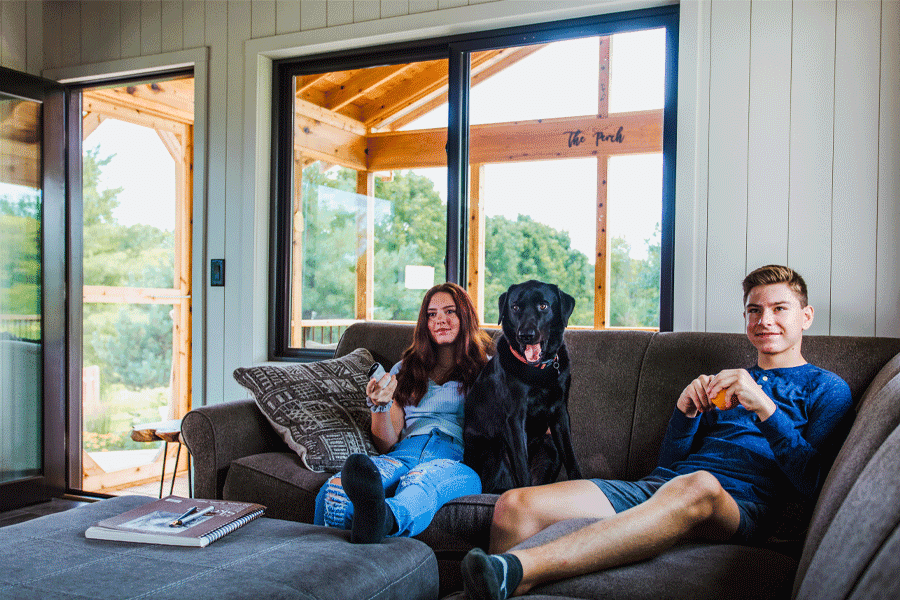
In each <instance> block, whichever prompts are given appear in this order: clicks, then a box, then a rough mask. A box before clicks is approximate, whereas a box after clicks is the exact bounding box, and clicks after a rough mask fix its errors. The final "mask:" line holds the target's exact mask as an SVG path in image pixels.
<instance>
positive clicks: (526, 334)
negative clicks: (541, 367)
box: [518, 329, 537, 344]
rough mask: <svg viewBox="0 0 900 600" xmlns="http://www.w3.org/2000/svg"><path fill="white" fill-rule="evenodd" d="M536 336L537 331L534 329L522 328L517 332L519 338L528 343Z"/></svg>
mask: <svg viewBox="0 0 900 600" xmlns="http://www.w3.org/2000/svg"><path fill="white" fill-rule="evenodd" d="M536 336H537V331H535V330H534V329H524V330H522V331H520V332H519V334H518V337H519V340H520V341H522V342H523V343H525V344H530V343H531V342H532V341H533V340H534V338H535V337H536Z"/></svg>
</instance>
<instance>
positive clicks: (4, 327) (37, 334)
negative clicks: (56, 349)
mask: <svg viewBox="0 0 900 600" xmlns="http://www.w3.org/2000/svg"><path fill="white" fill-rule="evenodd" d="M0 333H8V334H10V335H12V336H15V337H17V338H19V339H22V340H34V341H37V340H40V339H41V315H0Z"/></svg>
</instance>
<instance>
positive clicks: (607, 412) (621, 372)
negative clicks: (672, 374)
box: [566, 329, 653, 479]
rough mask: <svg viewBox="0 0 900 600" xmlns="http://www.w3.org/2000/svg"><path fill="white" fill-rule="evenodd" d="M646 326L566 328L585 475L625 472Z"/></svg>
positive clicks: (573, 418) (573, 419)
mask: <svg viewBox="0 0 900 600" xmlns="http://www.w3.org/2000/svg"><path fill="white" fill-rule="evenodd" d="M652 338H653V333H651V332H646V331H586V330H573V329H570V330H568V331H566V347H567V348H568V350H569V358H570V362H571V372H572V385H571V387H570V390H569V417H570V418H569V421H570V423H571V428H572V446H573V448H574V450H575V456H576V457H577V458H578V465H579V467H581V472H582V475H583V476H584V477H589V478H595V477H599V478H603V479H622V478H623V477H625V475H626V473H627V464H628V453H627V452H623V449H625V448H628V447H629V445H630V443H631V429H632V422H633V419H634V410H635V398H637V388H638V380H639V378H640V373H641V365H642V364H643V361H644V355H645V354H646V352H647V346H648V344H649V343H650V340H651V339H652Z"/></svg>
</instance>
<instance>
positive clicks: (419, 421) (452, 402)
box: [391, 361, 465, 446]
mask: <svg viewBox="0 0 900 600" xmlns="http://www.w3.org/2000/svg"><path fill="white" fill-rule="evenodd" d="M402 362H403V361H400V362H398V363H397V364H396V365H394V367H393V368H392V369H391V375H396V374H397V373H398V372H399V371H400V365H401V364H402ZM464 408H465V396H464V395H463V393H462V384H461V383H460V382H459V381H448V382H447V383H445V384H444V385H438V384H436V383H435V382H433V381H431V380H430V379H429V380H428V389H427V390H426V392H425V395H424V396H423V397H422V400H420V401H419V405H418V406H405V407H404V408H403V411H404V413H405V423H404V426H403V431H401V432H400V439H403V438H406V437H412V436H414V435H426V434H428V433H431V432H432V431H434V430H435V429H437V430H438V431H442V432H443V433H446V434H447V435H449V436H450V437H452V438H453V439H454V440H456V441H457V442H458V443H459V444H460V446H461V445H462V443H463V427H462V426H463V418H464V412H463V411H464Z"/></svg>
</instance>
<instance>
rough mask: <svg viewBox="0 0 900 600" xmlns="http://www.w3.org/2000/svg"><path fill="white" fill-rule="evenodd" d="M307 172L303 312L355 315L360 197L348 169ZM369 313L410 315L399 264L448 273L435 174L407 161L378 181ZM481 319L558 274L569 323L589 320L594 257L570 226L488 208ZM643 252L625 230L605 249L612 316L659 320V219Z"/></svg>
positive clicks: (414, 295) (414, 308) (411, 300)
mask: <svg viewBox="0 0 900 600" xmlns="http://www.w3.org/2000/svg"><path fill="white" fill-rule="evenodd" d="M303 178H304V237H303V249H304V255H303V257H304V258H303V260H304V265H303V283H304V287H303V307H304V310H303V314H304V318H316V319H326V318H343V319H348V318H353V316H354V297H355V293H356V274H355V273H356V262H357V256H358V250H357V247H358V237H359V236H358V234H357V228H358V227H362V226H363V225H362V223H360V225H359V226H358V225H357V215H364V214H365V198H362V197H360V196H358V195H357V194H356V174H355V172H354V171H352V170H350V169H344V168H339V169H331V170H328V171H326V172H322V171H320V170H319V169H317V168H307V169H304V171H303ZM375 197H376V201H375V202H376V208H375V212H376V216H375V275H374V277H375V318H376V319H384V320H415V318H416V316H417V312H418V307H419V303H420V302H421V297H422V291H421V290H408V289H406V287H405V285H404V277H405V273H404V269H405V267H406V265H423V266H431V267H434V268H435V280H436V282H439V281H443V280H444V277H445V272H446V271H445V266H444V255H445V253H446V229H447V209H446V205H445V204H443V203H442V202H441V200H440V197H439V195H438V193H437V191H436V190H435V189H434V184H433V183H432V182H431V180H429V179H428V178H426V177H423V176H421V175H417V174H416V173H414V172H412V171H406V172H397V173H394V177H393V179H392V180H391V181H380V180H377V181H376V186H375ZM485 240H486V243H485V245H486V248H485V298H486V299H487V301H486V303H485V322H486V323H496V322H497V319H498V317H499V314H498V312H499V311H498V307H497V299H498V298H499V296H500V294H502V293H503V292H504V291H506V289H507V288H508V287H509V286H510V285H512V284H514V283H519V282H522V281H525V280H528V279H539V280H542V281H547V282H552V283H556V284H557V285H558V286H559V287H560V288H561V289H562V290H563V291H565V292H567V293H569V294H571V295H572V296H573V297H574V298H575V312H574V313H573V315H572V318H571V319H570V321H569V323H570V324H571V325H586V326H591V325H593V321H594V295H593V294H594V289H593V288H594V266H593V265H592V264H591V263H590V262H589V260H588V257H587V256H585V255H584V254H583V253H581V252H580V251H578V250H575V249H574V248H572V244H571V239H570V238H569V234H568V233H566V232H564V231H557V230H555V229H553V228H551V227H549V226H548V225H544V224H542V223H538V222H536V221H534V219H532V218H531V217H528V216H523V215H519V217H518V218H517V219H516V220H510V219H507V218H505V217H502V216H496V217H488V219H487V221H486V225H485ZM647 244H648V252H647V258H645V259H643V260H639V259H633V258H631V256H630V252H631V248H630V246H629V245H628V243H627V242H626V241H625V240H624V239H623V238H614V239H613V241H612V253H611V261H612V262H611V265H610V271H611V279H612V288H611V296H612V297H611V301H610V305H611V307H610V323H611V325H613V326H627V327H656V326H658V324H659V258H660V243H659V226H658V225H657V231H656V233H655V234H654V236H653V238H651V239H649V240H647Z"/></svg>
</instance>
